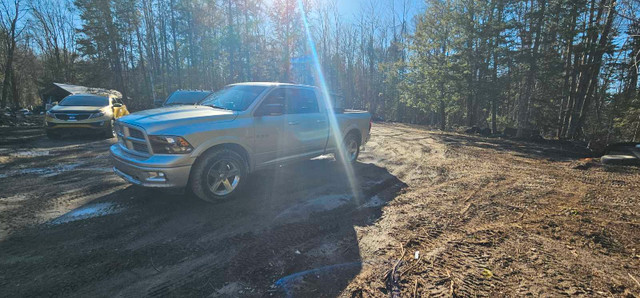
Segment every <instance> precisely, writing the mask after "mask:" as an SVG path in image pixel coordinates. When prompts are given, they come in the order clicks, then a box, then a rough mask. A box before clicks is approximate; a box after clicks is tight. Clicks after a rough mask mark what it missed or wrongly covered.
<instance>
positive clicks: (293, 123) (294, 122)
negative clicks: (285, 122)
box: [289, 121, 300, 125]
mask: <svg viewBox="0 0 640 298" xmlns="http://www.w3.org/2000/svg"><path fill="white" fill-rule="evenodd" d="M298 124H300V122H298V121H289V125H298Z"/></svg>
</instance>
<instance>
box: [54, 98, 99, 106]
mask: <svg viewBox="0 0 640 298" xmlns="http://www.w3.org/2000/svg"><path fill="white" fill-rule="evenodd" d="M59 105H61V106H87V107H106V106H108V105H109V98H107V97H104V96H94V95H71V96H67V97H65V98H64V99H63V100H62V101H61V102H60V104H59Z"/></svg>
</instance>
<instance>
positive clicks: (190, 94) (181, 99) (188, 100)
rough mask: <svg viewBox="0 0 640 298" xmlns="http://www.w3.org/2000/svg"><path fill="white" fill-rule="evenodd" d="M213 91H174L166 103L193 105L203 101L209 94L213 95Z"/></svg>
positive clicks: (167, 104)
mask: <svg viewBox="0 0 640 298" xmlns="http://www.w3.org/2000/svg"><path fill="white" fill-rule="evenodd" d="M211 93H212V92H211V91H189V90H186V91H185V90H178V91H175V92H173V93H172V94H171V96H169V98H167V100H166V101H165V102H164V105H165V106H169V105H193V104H196V103H198V102H200V101H202V100H203V99H205V98H206V97H207V96H208V95H211Z"/></svg>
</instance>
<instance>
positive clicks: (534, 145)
mask: <svg viewBox="0 0 640 298" xmlns="http://www.w3.org/2000/svg"><path fill="white" fill-rule="evenodd" d="M433 137H434V138H437V139H439V140H441V141H442V142H444V143H446V144H447V145H450V146H471V147H477V148H483V149H492V150H496V151H501V152H513V153H515V154H516V155H517V156H521V157H527V158H538V159H550V160H554V161H569V160H575V159H579V158H587V157H592V156H593V153H592V152H591V151H590V150H589V149H587V148H585V147H581V146H578V145H576V144H574V143H572V142H570V141H562V140H541V141H537V142H532V141H525V140H518V139H504V138H498V137H481V136H471V135H462V134H452V133H443V134H434V135H433Z"/></svg>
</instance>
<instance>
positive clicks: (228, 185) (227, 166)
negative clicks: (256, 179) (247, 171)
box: [207, 160, 240, 196]
mask: <svg viewBox="0 0 640 298" xmlns="http://www.w3.org/2000/svg"><path fill="white" fill-rule="evenodd" d="M238 183H240V167H239V166H238V165H237V164H236V162H235V161H233V160H219V161H217V162H215V163H214V164H213V165H212V166H211V167H210V168H209V171H208V172H207V186H208V187H209V190H211V192H212V193H213V194H215V195H217V196H225V195H228V194H230V193H232V192H233V191H234V190H235V189H236V187H238Z"/></svg>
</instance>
